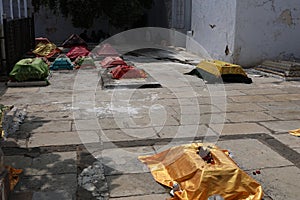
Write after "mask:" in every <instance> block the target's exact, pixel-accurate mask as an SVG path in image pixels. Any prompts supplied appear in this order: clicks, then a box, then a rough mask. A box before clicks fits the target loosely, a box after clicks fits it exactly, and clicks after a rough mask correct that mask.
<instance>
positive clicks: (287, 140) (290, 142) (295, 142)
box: [274, 133, 300, 148]
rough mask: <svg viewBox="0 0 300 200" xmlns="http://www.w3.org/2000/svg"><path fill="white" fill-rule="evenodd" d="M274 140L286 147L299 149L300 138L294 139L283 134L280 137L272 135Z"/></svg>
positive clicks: (294, 137)
mask: <svg viewBox="0 0 300 200" xmlns="http://www.w3.org/2000/svg"><path fill="white" fill-rule="evenodd" d="M274 138H276V139H277V140H279V141H280V142H282V143H283V144H285V145H287V146H288V147H292V148H300V137H296V136H293V135H290V134H288V133H285V134H280V135H274Z"/></svg>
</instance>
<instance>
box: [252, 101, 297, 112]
mask: <svg viewBox="0 0 300 200" xmlns="http://www.w3.org/2000/svg"><path fill="white" fill-rule="evenodd" d="M258 105H259V106H262V107H264V108H265V109H266V110H269V111H282V112H285V111H290V110H300V105H297V104H296V103H294V102H292V101H273V102H264V103H258Z"/></svg>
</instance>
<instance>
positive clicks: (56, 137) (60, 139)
mask: <svg viewBox="0 0 300 200" xmlns="http://www.w3.org/2000/svg"><path fill="white" fill-rule="evenodd" d="M81 133H82V132H81ZM73 144H82V140H81V139H80V137H79V136H78V133H77V132H56V133H35V134H33V135H32V136H31V137H30V138H29V140H28V143H27V145H28V147H29V148H32V147H43V146H52V145H55V146H56V145H58V146H59V145H73Z"/></svg>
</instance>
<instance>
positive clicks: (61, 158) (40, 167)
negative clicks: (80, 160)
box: [25, 152, 77, 176]
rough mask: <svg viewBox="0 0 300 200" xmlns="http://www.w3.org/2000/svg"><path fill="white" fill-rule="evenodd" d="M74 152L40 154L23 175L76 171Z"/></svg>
mask: <svg viewBox="0 0 300 200" xmlns="http://www.w3.org/2000/svg"><path fill="white" fill-rule="evenodd" d="M76 156H77V155H76V152H61V153H51V154H41V155H40V156H39V157H37V158H34V159H33V161H32V165H31V167H30V169H28V170H27V172H26V173H25V175H32V176H37V175H41V176H42V175H46V174H71V173H74V174H75V173H77V166H76Z"/></svg>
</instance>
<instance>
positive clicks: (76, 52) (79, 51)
mask: <svg viewBox="0 0 300 200" xmlns="http://www.w3.org/2000/svg"><path fill="white" fill-rule="evenodd" d="M89 53H90V51H89V50H87V48H86V47H84V46H77V47H73V48H72V49H71V50H70V51H69V52H68V53H67V56H68V57H69V58H70V59H76V58H77V57H79V56H87V55H89Z"/></svg>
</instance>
